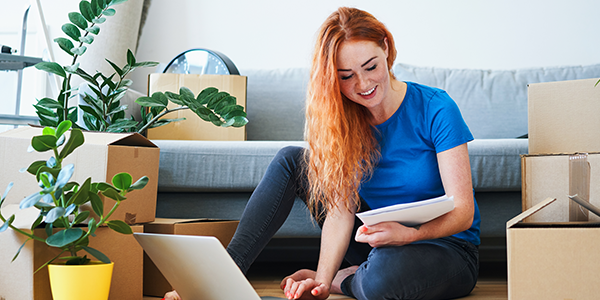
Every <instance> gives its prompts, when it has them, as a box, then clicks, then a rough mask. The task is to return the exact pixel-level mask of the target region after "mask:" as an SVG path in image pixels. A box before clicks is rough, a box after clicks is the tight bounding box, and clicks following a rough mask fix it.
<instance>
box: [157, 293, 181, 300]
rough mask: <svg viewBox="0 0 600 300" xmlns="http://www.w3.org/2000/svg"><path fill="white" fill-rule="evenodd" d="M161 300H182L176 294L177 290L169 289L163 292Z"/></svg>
mask: <svg viewBox="0 0 600 300" xmlns="http://www.w3.org/2000/svg"><path fill="white" fill-rule="evenodd" d="M162 300H182V299H181V297H179V294H177V291H171V292H168V293H166V294H165V297H164V298H163V299H162Z"/></svg>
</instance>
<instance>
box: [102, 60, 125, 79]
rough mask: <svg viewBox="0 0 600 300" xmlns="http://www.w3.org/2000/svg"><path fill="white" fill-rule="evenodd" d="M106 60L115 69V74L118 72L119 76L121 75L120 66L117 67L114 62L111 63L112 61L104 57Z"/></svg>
mask: <svg viewBox="0 0 600 300" xmlns="http://www.w3.org/2000/svg"><path fill="white" fill-rule="evenodd" d="M106 61H107V62H108V63H109V64H110V65H111V66H112V67H113V69H115V71H116V72H117V74H119V76H123V74H124V73H123V70H121V68H119V67H118V66H117V65H116V64H115V63H113V62H112V61H110V60H108V59H106Z"/></svg>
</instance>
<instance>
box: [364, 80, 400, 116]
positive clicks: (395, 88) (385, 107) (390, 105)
mask: <svg viewBox="0 0 600 300" xmlns="http://www.w3.org/2000/svg"><path fill="white" fill-rule="evenodd" d="M390 86H391V90H390V94H389V96H388V97H387V98H386V99H385V100H384V101H383V102H382V103H381V105H380V106H378V107H377V108H375V109H371V110H370V112H371V122H372V124H373V125H379V124H382V123H383V122H385V121H387V120H388V119H389V118H390V117H392V115H393V114H394V113H395V112H396V111H397V110H398V108H399V107H400V105H401V104H402V101H403V100H404V96H405V95H406V87H407V85H406V83H405V82H403V81H398V80H396V79H391V78H390Z"/></svg>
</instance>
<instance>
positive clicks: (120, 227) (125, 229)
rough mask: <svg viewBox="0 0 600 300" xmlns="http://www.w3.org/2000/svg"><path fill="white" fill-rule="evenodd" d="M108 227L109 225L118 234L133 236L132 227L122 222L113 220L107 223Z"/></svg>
mask: <svg viewBox="0 0 600 300" xmlns="http://www.w3.org/2000/svg"><path fill="white" fill-rule="evenodd" d="M106 225H108V227H109V228H110V229H112V230H114V231H116V232H118V233H122V234H133V230H131V227H130V226H129V225H127V223H125V222H123V221H121V220H111V221H108V222H106Z"/></svg>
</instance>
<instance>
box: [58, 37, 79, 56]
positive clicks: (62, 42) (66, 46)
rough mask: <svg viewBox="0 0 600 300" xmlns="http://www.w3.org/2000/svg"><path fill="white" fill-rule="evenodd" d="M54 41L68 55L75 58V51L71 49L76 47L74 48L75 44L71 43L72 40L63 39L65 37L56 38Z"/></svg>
mask: <svg viewBox="0 0 600 300" xmlns="http://www.w3.org/2000/svg"><path fill="white" fill-rule="evenodd" d="M54 41H55V42H56V43H57V44H58V46H59V47H60V49H63V50H64V51H65V52H67V54H69V55H71V56H73V55H74V54H73V51H71V49H73V48H74V47H75V46H73V42H71V40H69V39H66V38H63V37H59V38H55V39H54Z"/></svg>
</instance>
